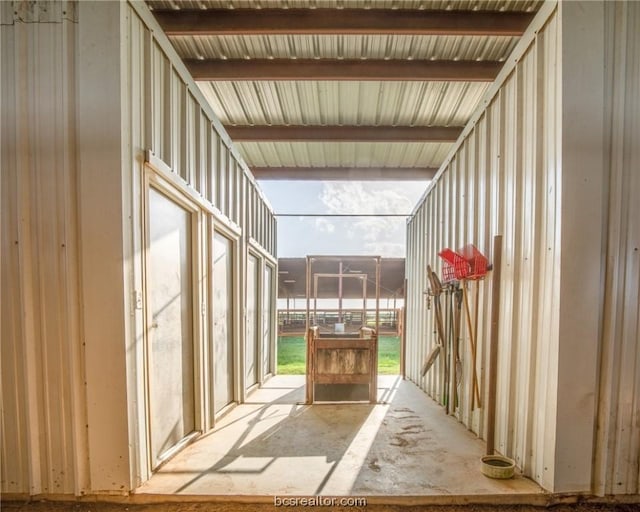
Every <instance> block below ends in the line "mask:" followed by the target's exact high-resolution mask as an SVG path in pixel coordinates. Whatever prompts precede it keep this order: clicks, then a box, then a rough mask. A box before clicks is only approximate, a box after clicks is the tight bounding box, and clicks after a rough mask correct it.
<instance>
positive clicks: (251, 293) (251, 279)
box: [245, 254, 260, 388]
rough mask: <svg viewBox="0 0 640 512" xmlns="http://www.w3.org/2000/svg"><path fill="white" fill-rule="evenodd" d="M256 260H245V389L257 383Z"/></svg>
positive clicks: (253, 258) (252, 258)
mask: <svg viewBox="0 0 640 512" xmlns="http://www.w3.org/2000/svg"><path fill="white" fill-rule="evenodd" d="M258 268H259V267H258V258H256V257H255V256H253V255H252V254H249V256H248V258H247V328H246V337H245V387H246V388H248V387H249V386H252V385H253V384H255V383H256V382H258V333H259V332H260V331H259V329H258Z"/></svg>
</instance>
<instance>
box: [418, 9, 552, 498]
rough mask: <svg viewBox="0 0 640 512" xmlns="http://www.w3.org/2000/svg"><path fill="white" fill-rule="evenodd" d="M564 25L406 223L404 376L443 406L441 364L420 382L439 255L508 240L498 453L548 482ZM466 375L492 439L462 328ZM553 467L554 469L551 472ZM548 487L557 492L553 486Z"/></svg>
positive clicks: (430, 336)
mask: <svg viewBox="0 0 640 512" xmlns="http://www.w3.org/2000/svg"><path fill="white" fill-rule="evenodd" d="M558 38H559V27H558V20H557V15H556V14H554V15H552V16H551V17H550V18H549V20H548V21H547V22H546V25H545V26H544V27H543V28H542V29H541V30H540V31H539V32H538V33H537V35H536V36H535V38H534V39H533V41H532V42H531V44H530V46H529V47H528V48H527V49H526V51H524V53H523V54H522V55H521V57H519V58H518V63H517V65H515V67H514V69H513V71H512V72H511V74H510V75H509V77H508V78H507V79H506V80H505V81H504V83H503V85H502V86H501V87H500V89H499V90H498V92H497V94H496V95H495V96H494V97H493V99H492V100H491V101H490V103H489V104H488V105H486V109H485V110H484V112H483V113H482V115H481V116H480V117H479V119H478V120H477V122H476V123H475V126H474V127H473V129H472V130H471V131H470V132H469V134H468V136H467V137H466V138H465V139H464V141H463V142H462V144H461V145H460V146H459V148H458V149H457V151H456V153H455V154H454V155H453V157H452V158H451V159H450V161H449V163H448V164H447V165H446V168H445V170H444V172H443V173H442V174H441V175H440V177H439V179H438V180H437V181H436V182H435V183H434V184H433V185H432V186H431V187H430V189H429V191H428V193H427V195H426V197H425V199H424V201H423V202H422V203H421V204H420V205H419V206H418V207H417V209H416V211H415V214H414V216H413V217H412V218H411V219H410V221H409V223H408V235H407V239H408V247H407V274H408V275H407V278H408V302H407V308H408V321H407V356H406V357H407V366H406V368H407V375H408V377H409V378H410V379H411V380H412V381H414V382H416V383H417V384H418V385H419V386H420V387H421V388H422V389H424V390H425V391H426V392H427V393H428V394H429V395H431V396H432V397H433V398H435V399H436V400H438V401H440V402H443V401H444V400H445V398H444V396H445V392H444V390H443V384H442V379H441V374H442V371H443V362H442V358H439V360H438V361H437V362H436V364H435V365H434V367H433V368H432V369H431V370H430V371H429V373H428V374H427V375H426V376H425V377H424V378H423V377H422V376H421V374H420V368H421V366H422V362H423V361H424V359H425V357H426V355H427V354H428V353H429V352H430V350H431V349H432V348H433V347H434V346H435V343H436V335H435V325H434V314H433V311H432V310H428V309H427V295H426V294H425V292H426V290H427V289H428V285H427V277H426V268H427V264H430V265H431V266H432V267H433V268H434V269H435V270H437V272H438V273H439V274H440V272H441V262H440V261H439V258H438V256H437V254H438V252H439V251H440V250H442V249H443V248H445V247H449V248H452V249H454V250H457V249H458V248H461V247H462V246H463V245H465V244H467V243H474V244H475V245H476V246H477V247H478V248H479V249H480V250H481V251H482V252H483V253H485V254H490V253H491V248H492V239H493V236H494V235H496V234H502V235H503V237H504V239H503V265H502V272H503V274H502V283H503V284H502V293H501V297H500V311H501V316H500V333H501V339H500V343H501V344H500V350H499V358H498V368H497V375H498V382H497V386H498V387H497V405H496V407H497V411H498V413H497V416H498V418H499V420H498V421H497V423H496V449H497V450H498V451H499V452H500V453H503V454H505V455H508V456H510V457H513V458H514V459H515V460H516V462H517V464H518V465H519V466H520V467H521V468H522V469H523V471H524V473H525V474H526V475H528V476H531V477H533V478H534V479H535V480H536V481H538V482H541V483H543V484H544V482H547V481H548V482H550V481H551V479H552V473H547V467H546V465H545V461H546V460H548V456H549V452H548V447H552V446H553V443H554V432H553V431H552V430H551V429H550V426H551V425H553V423H552V422H551V421H550V420H552V419H553V416H554V407H555V400H554V399H553V397H552V396H550V392H551V391H552V390H553V389H554V376H553V372H552V371H551V370H552V369H553V368H554V362H553V360H552V359H553V357H554V356H553V354H554V352H556V351H557V348H556V347H557V344H558V319H557V314H556V312H557V307H556V306H557V305H555V304H554V301H555V300H556V298H555V296H554V294H553V290H554V289H555V283H556V281H557V280H558V262H559V259H558V258H559V251H558V250H557V249H554V247H556V244H555V243H554V242H555V241H556V240H557V239H558V236H559V224H558V221H557V209H558V197H559V193H560V190H559V187H558V186H557V180H558V172H557V171H558V169H557V157H558V152H559V147H558V144H559V142H558V141H559V126H558V123H557V121H556V115H557V114H556V112H558V111H559V107H560V104H559V100H560V98H559V96H558V93H557V90H558V81H559V76H558V71H559V70H558V52H559V40H558ZM475 286H480V307H479V324H478V358H477V370H478V372H479V375H480V389H481V393H482V394H481V399H482V400H481V403H482V404H483V405H485V404H486V401H487V383H486V378H487V377H486V368H487V366H488V339H489V334H490V323H489V321H488V317H489V314H490V308H489V301H490V296H491V286H490V281H489V280H486V281H481V282H480V283H479V285H476V284H473V285H471V284H470V285H469V291H470V298H471V301H472V304H471V306H472V308H473V298H474V295H475ZM460 346H461V348H462V352H463V353H462V360H463V364H464V377H463V383H462V385H461V389H462V392H461V402H460V407H459V409H458V411H457V413H456V415H457V417H458V418H459V420H460V421H462V422H463V423H464V424H465V425H467V426H468V427H469V428H470V429H472V430H473V431H474V432H476V433H478V435H480V436H484V435H485V433H486V424H487V418H486V408H485V407H482V408H475V410H472V409H471V390H472V387H471V385H472V379H471V354H470V344H469V337H468V331H467V329H466V326H465V325H464V322H463V336H462V338H461V340H460ZM549 469H550V470H551V471H552V468H549ZM547 487H548V488H550V487H551V484H550V483H549V485H547Z"/></svg>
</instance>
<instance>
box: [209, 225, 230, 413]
mask: <svg viewBox="0 0 640 512" xmlns="http://www.w3.org/2000/svg"><path fill="white" fill-rule="evenodd" d="M232 279H233V254H232V242H231V240H229V239H228V238H227V237H225V236H223V235H221V234H219V233H215V234H214V236H213V350H212V352H213V380H212V382H213V389H212V390H211V392H212V396H213V397H214V403H213V412H214V414H215V413H217V412H219V411H220V410H221V409H222V408H223V407H225V406H226V405H228V404H229V403H231V402H233V309H232V307H233V285H232V282H233V281H232Z"/></svg>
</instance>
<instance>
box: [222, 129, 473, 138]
mask: <svg viewBox="0 0 640 512" xmlns="http://www.w3.org/2000/svg"><path fill="white" fill-rule="evenodd" d="M462 128H463V127H461V126H225V129H226V130H227V133H228V134H229V137H231V139H232V140H234V141H235V142H242V141H252V142H278V141H289V142H455V141H456V140H457V139H458V137H459V135H460V134H461V133H462Z"/></svg>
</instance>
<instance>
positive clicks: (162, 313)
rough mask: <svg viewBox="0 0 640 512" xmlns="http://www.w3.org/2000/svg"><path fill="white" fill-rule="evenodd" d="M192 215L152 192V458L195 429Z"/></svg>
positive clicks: (157, 459)
mask: <svg viewBox="0 0 640 512" xmlns="http://www.w3.org/2000/svg"><path fill="white" fill-rule="evenodd" d="M191 216H192V213H191V212H189V211H188V210H186V209H184V208H183V207H181V206H180V205H178V204H177V203H175V202H173V201H172V200H171V199H169V198H168V197H166V196H165V195H163V194H161V193H160V192H157V191H156V190H154V189H153V188H151V189H150V190H149V219H148V222H149V240H148V257H147V262H148V268H147V293H148V301H149V313H150V318H149V320H150V324H149V331H148V332H149V362H148V364H149V408H150V434H151V455H152V461H153V464H152V465H153V467H156V466H157V465H158V463H159V462H160V460H161V458H162V454H163V453H164V452H166V451H167V450H168V449H170V448H171V447H173V446H174V445H175V444H176V443H178V442H179V441H180V440H182V439H183V438H184V437H185V436H186V435H187V434H189V433H191V432H193V430H194V428H195V414H194V411H195V405H194V403H195V399H194V355H193V304H192V303H193V299H192V286H193V285H192V283H193V279H192V265H191V258H192V236H193V234H192V230H191Z"/></svg>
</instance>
